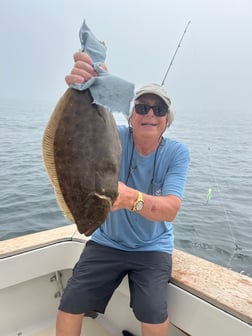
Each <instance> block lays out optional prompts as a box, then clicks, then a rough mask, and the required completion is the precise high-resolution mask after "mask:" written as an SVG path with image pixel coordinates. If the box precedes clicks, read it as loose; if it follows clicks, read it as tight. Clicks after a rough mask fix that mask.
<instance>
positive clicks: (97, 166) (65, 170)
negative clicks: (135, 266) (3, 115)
mask: <svg viewBox="0 0 252 336" xmlns="http://www.w3.org/2000/svg"><path fill="white" fill-rule="evenodd" d="M55 120H56V121H55ZM52 125H53V126H52ZM55 125H56V126H55ZM50 128H55V131H54V135H53V139H51V140H50V139H49V140H48V133H49V134H50V132H51V131H50ZM48 130H49V131H48ZM50 136H51V135H50ZM50 136H49V138H50ZM50 141H53V146H51V150H48V142H49V143H50ZM52 151H53V153H52ZM43 152H44V153H43V154H44V162H45V165H46V166H47V171H48V174H49V177H50V179H51V182H52V184H53V185H54V187H55V183H54V182H55V181H54V180H55V177H53V176H50V167H48V165H47V161H48V158H50V157H51V158H52V157H53V160H54V165H55V171H56V179H57V181H56V184H58V187H57V186H56V188H55V189H56V190H55V193H56V194H57V193H58V194H59V193H61V194H62V195H56V196H57V199H58V202H59V199H60V197H59V196H62V197H63V203H64V202H65V205H66V206H67V208H68V210H69V212H70V216H69V214H68V215H67V214H65V216H66V217H68V218H70V219H71V220H73V221H74V222H75V223H76V225H77V228H78V231H79V232H80V233H84V234H85V235H86V236H89V235H91V234H92V233H93V232H94V231H95V230H96V228H97V227H98V226H100V225H101V224H102V223H103V222H104V221H105V219H106V218H107V216H108V214H109V212H110V211H111V207H112V205H113V202H114V201H115V199H116V197H117V195H118V175H119V169H120V160H121V142H120V137H119V134H118V130H117V127H116V123H115V120H114V117H113V114H112V113H111V112H110V111H107V110H106V109H105V108H103V107H102V106H99V105H96V104H92V97H91V94H90V92H89V90H88V89H87V90H84V91H77V90H74V89H71V88H69V89H68V90H67V91H66V92H65V94H64V95H63V97H62V98H61V99H60V101H59V103H58V104H57V106H56V108H55V110H54V112H53V114H52V116H51V119H50V121H49V123H48V126H47V130H46V131H45V135H44V143H43ZM50 152H51V153H50ZM59 203H62V201H61V202H59ZM65 205H64V204H63V205H62V204H60V206H61V208H62V210H63V212H64V208H65Z"/></svg>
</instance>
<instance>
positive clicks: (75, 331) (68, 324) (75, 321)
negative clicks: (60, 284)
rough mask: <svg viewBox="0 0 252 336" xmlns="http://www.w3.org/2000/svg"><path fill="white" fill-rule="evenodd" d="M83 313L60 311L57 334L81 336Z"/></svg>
mask: <svg viewBox="0 0 252 336" xmlns="http://www.w3.org/2000/svg"><path fill="white" fill-rule="evenodd" d="M83 316H84V315H83V314H69V313H65V312H63V311H62V310H59V311H58V315H57V321H56V336H80V334H81V325H82V320H83Z"/></svg>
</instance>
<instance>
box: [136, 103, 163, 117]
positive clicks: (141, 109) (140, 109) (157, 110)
mask: <svg viewBox="0 0 252 336" xmlns="http://www.w3.org/2000/svg"><path fill="white" fill-rule="evenodd" d="M150 109H152V110H153V112H154V114H155V116H156V117H164V116H165V115H166V114H167V113H168V108H167V107H166V106H164V105H163V106H158V105H154V106H151V105H148V104H135V111H136V113H137V114H141V115H144V114H147V113H148V112H149V111H150Z"/></svg>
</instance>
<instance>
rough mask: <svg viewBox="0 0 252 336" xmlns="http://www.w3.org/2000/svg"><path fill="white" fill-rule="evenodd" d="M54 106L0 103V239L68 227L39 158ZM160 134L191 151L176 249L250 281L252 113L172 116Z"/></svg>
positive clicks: (199, 111) (198, 112) (201, 111)
mask: <svg viewBox="0 0 252 336" xmlns="http://www.w3.org/2000/svg"><path fill="white" fill-rule="evenodd" d="M54 105H55V102H45V101H35V100H34V101H1V102H0V240H3V239H9V238H12V237H15V236H20V235H23V234H28V233H32V232H38V231H41V230H47V229H51V228H55V227H58V226H62V225H67V224H69V222H68V221H67V220H66V219H65V218H64V217H63V215H62V213H61V210H60V209H59V207H58V205H57V203H56V200H55V196H54V192H53V189H52V186H51V184H50V182H49V180H48V177H47V173H46V171H45V168H44V165H43V159H42V150H41V140H42V135H43V132H44V129H45V126H46V124H47V121H48V119H49V117H50V114H51V112H52V110H53V108H54ZM115 117H116V119H117V120H118V122H122V123H125V122H126V120H125V119H124V117H123V116H122V115H118V114H117V115H116V116H115ZM166 136H169V137H171V138H174V139H177V140H179V141H182V142H184V143H186V144H187V145H188V147H189V149H190V153H191V165H190V170H189V175H188V180H187V187H186V190H185V195H184V200H183V204H182V208H181V210H180V212H179V214H178V216H177V218H176V220H175V222H174V230H175V237H176V238H175V247H176V248H178V249H181V250H183V251H186V252H189V253H191V254H193V255H196V256H200V257H202V258H204V259H207V260H210V261H213V262H215V263H217V264H220V265H223V266H225V267H228V268H231V269H233V270H235V271H237V272H240V273H244V274H246V275H248V276H250V277H251V276H252V192H251V190H252V114H251V113H249V112H248V111H240V112H239V114H237V113H230V111H229V110H225V109H219V110H217V109H216V110H215V111H213V110H211V111H208V110H206V109H204V108H201V109H195V110H193V111H189V110H185V111H184V110H181V111H177V113H176V117H175V121H174V123H173V125H172V126H171V128H170V129H169V130H168V131H167V132H166ZM209 189H211V193H210V196H211V197H208V194H209Z"/></svg>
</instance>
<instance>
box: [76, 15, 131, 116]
mask: <svg viewBox="0 0 252 336" xmlns="http://www.w3.org/2000/svg"><path fill="white" fill-rule="evenodd" d="M79 37H80V43H81V48H82V50H83V51H84V52H86V53H87V54H89V56H90V57H91V58H92V60H93V62H94V63H93V67H94V69H95V71H96V72H97V74H98V76H96V77H93V78H91V79H90V80H88V81H87V82H84V83H81V84H72V85H71V87H72V88H74V89H76V90H80V91H83V90H86V89H89V90H90V93H91V95H92V97H93V103H95V104H98V105H101V106H103V107H105V108H106V109H108V110H110V111H111V112H122V113H123V114H125V115H127V116H128V115H129V113H130V103H131V101H132V99H133V97H134V85H133V84H132V83H130V82H128V81H126V80H124V79H122V78H119V77H117V76H114V75H112V74H110V73H109V72H107V71H105V70H103V69H102V68H101V67H100V64H102V63H104V62H105V58H106V50H107V48H106V46H105V44H104V43H103V42H100V41H99V40H98V39H97V38H96V37H95V36H94V34H93V33H92V31H91V30H90V29H89V27H88V26H87V25H86V22H85V20H84V21H83V24H82V26H81V28H80V33H79Z"/></svg>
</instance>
